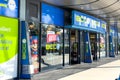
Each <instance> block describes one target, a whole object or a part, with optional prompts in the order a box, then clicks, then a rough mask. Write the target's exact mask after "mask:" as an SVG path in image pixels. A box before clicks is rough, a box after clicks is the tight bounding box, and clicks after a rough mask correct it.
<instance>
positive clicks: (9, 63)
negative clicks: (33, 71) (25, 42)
mask: <svg viewBox="0 0 120 80" xmlns="http://www.w3.org/2000/svg"><path fill="white" fill-rule="evenodd" d="M18 2H19V0H0V80H6V79H13V78H16V77H18V76H17V75H18V55H19V54H18V53H19V52H18V47H19V46H18V40H19V39H18V38H19V34H18V29H19V27H18V15H19V14H18V12H19V11H18V10H19V5H18V4H19V3H18Z"/></svg>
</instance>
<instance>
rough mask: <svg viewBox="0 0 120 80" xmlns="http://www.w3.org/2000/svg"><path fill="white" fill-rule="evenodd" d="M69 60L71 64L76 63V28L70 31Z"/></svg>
mask: <svg viewBox="0 0 120 80" xmlns="http://www.w3.org/2000/svg"><path fill="white" fill-rule="evenodd" d="M70 49H71V52H70V62H71V64H78V61H79V59H78V54H79V52H78V30H71V31H70Z"/></svg>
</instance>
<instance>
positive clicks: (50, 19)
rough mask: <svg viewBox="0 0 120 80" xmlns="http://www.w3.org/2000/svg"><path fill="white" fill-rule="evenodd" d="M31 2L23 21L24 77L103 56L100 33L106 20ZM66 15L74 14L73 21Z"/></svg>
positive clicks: (22, 68)
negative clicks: (67, 12) (67, 23)
mask: <svg viewBox="0 0 120 80" xmlns="http://www.w3.org/2000/svg"><path fill="white" fill-rule="evenodd" d="M32 2H33V1H32ZM32 2H31V0H30V2H28V3H27V4H29V3H30V4H29V5H28V8H29V9H28V12H29V14H28V13H26V14H27V15H28V18H27V20H26V21H23V22H21V23H22V24H21V26H22V31H23V32H22V33H25V34H22V35H21V36H22V39H21V41H22V44H21V45H22V65H21V66H22V67H21V78H30V77H31V75H33V74H37V73H40V72H44V71H47V70H48V69H54V68H55V69H56V68H61V67H63V66H65V65H69V64H70V65H72V64H80V63H81V62H87V63H91V62H92V61H93V60H98V59H99V58H100V57H101V54H100V34H102V35H104V34H106V30H105V29H106V23H105V22H104V21H102V20H100V19H97V18H95V17H92V16H90V15H87V14H84V13H81V12H78V11H72V13H71V12H70V14H69V16H68V15H67V14H65V9H64V10H63V9H61V8H59V7H56V6H53V5H50V4H47V3H43V2H40V4H39V3H38V2H33V5H32ZM34 5H37V8H36V7H33V6H34ZM30 7H31V8H30ZM33 8H35V9H33ZM31 10H34V11H31ZM32 12H34V13H32ZM38 13H39V14H38ZM66 15H67V17H69V19H70V17H71V16H72V19H71V20H70V21H69V24H70V25H66V21H67V20H69V19H66V17H65V16H66ZM102 22H104V28H103V27H102ZM101 43H102V44H104V41H101ZM104 47H105V46H104ZM29 69H30V71H29Z"/></svg>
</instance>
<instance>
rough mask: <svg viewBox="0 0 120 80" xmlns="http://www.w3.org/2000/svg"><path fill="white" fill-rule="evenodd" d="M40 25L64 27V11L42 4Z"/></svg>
mask: <svg viewBox="0 0 120 80" xmlns="http://www.w3.org/2000/svg"><path fill="white" fill-rule="evenodd" d="M42 23H46V24H53V25H56V26H64V11H63V10H62V9H60V8H57V7H54V6H51V5H48V4H45V3H42Z"/></svg>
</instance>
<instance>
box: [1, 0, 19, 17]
mask: <svg viewBox="0 0 120 80" xmlns="http://www.w3.org/2000/svg"><path fill="white" fill-rule="evenodd" d="M18 6H19V5H18V0H0V15H2V16H8V17H14V18H18Z"/></svg>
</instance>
